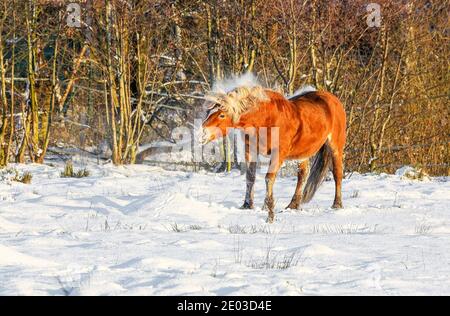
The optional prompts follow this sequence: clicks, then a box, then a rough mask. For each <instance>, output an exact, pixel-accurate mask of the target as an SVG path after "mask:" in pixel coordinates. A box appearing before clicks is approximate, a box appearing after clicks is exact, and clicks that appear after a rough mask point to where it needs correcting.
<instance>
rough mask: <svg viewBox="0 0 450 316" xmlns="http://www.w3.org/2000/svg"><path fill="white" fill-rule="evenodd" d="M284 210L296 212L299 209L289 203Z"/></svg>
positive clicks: (297, 206) (296, 205)
mask: <svg viewBox="0 0 450 316" xmlns="http://www.w3.org/2000/svg"><path fill="white" fill-rule="evenodd" d="M285 209H286V210H298V209H299V205H298V204H295V203H292V202H291V203H289V205H288V206H286V208H285Z"/></svg>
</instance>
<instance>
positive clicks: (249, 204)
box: [241, 161, 256, 209]
mask: <svg viewBox="0 0 450 316" xmlns="http://www.w3.org/2000/svg"><path fill="white" fill-rule="evenodd" d="M255 177H256V162H254V161H251V162H248V163H247V171H246V175H245V179H246V182H247V190H246V192H245V200H244V204H243V205H242V206H241V209H252V208H253V196H254V186H255Z"/></svg>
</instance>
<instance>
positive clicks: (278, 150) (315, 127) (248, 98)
mask: <svg viewBox="0 0 450 316" xmlns="http://www.w3.org/2000/svg"><path fill="white" fill-rule="evenodd" d="M207 99H208V100H210V102H211V103H210V104H208V105H209V106H208V110H207V117H206V119H205V120H204V122H203V124H202V127H203V136H202V142H203V143H204V144H205V143H208V142H210V141H212V140H214V139H216V138H218V137H220V136H223V135H226V134H227V133H228V131H229V130H230V128H238V129H245V130H246V131H247V130H249V128H251V129H253V130H254V134H256V137H260V136H259V135H260V134H259V133H258V131H259V129H261V128H267V130H269V131H270V130H271V128H273V127H278V133H279V137H278V140H277V141H276V140H273V139H272V138H273V137H272V134H271V133H270V132H269V133H267V139H266V141H262V142H261V141H258V146H259V147H258V154H262V155H266V156H269V157H270V166H269V170H268V172H267V175H266V197H265V200H264V208H265V209H267V210H268V212H269V215H268V219H267V221H268V222H269V223H272V222H273V220H274V206H275V205H274V204H275V203H274V199H273V184H274V181H275V178H276V175H277V172H278V170H279V168H280V167H281V165H282V163H283V161H284V160H299V163H298V175H297V176H298V180H297V187H296V189H295V193H294V196H293V197H292V200H291V202H290V204H289V205H288V206H287V208H290V209H298V208H299V206H300V205H301V203H304V202H309V201H310V200H311V199H312V197H313V195H314V193H315V192H316V190H317V188H318V187H319V185H320V184H321V183H322V181H323V179H324V178H325V176H326V174H327V172H328V170H329V169H330V168H332V171H333V176H334V181H335V197H334V203H333V206H332V207H333V208H342V194H341V184H342V176H343V151H344V145H345V138H346V135H345V129H346V119H345V111H344V107H343V105H342V104H341V102H340V101H339V100H338V98H337V97H336V96H334V95H333V94H331V93H329V92H325V91H311V92H306V93H303V94H299V95H296V96H294V97H291V98H289V99H287V98H285V97H284V96H283V95H281V94H280V93H278V92H275V91H272V90H269V89H264V88H262V87H260V86H254V87H238V88H236V89H234V90H233V91H231V92H229V93H223V94H215V95H214V94H213V95H211V96H209V97H208V98H207ZM251 129H250V130H251ZM245 144H246V151H245V153H246V162H247V174H246V180H247V192H246V195H245V201H244V204H243V206H242V208H244V209H250V208H253V191H254V183H255V173H256V160H255V157H252V156H251V153H250V150H249V146H250V145H249V138H248V136H247V137H246V139H245Z"/></svg>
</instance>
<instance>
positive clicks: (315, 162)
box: [302, 141, 333, 203]
mask: <svg viewBox="0 0 450 316" xmlns="http://www.w3.org/2000/svg"><path fill="white" fill-rule="evenodd" d="M332 159H333V156H332V152H331V147H330V145H329V144H328V141H327V142H325V144H323V146H322V148H320V150H319V151H318V152H317V153H316V154H315V156H314V157H313V158H312V161H311V169H310V173H309V177H308V180H307V181H306V185H305V188H304V189H303V195H302V202H305V203H306V202H309V201H311V199H312V198H313V196H314V194H315V193H316V191H317V189H318V188H319V186H320V185H321V184H322V182H323V179H324V178H325V176H326V175H327V172H328V170H329V168H330V165H331V163H332Z"/></svg>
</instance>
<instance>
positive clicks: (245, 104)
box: [206, 86, 270, 122]
mask: <svg viewBox="0 0 450 316" xmlns="http://www.w3.org/2000/svg"><path fill="white" fill-rule="evenodd" d="M206 99H207V100H209V101H211V102H213V103H212V104H211V105H210V106H209V107H208V109H213V108H214V107H217V106H218V108H219V109H220V110H222V111H224V112H225V113H227V114H228V115H229V116H231V118H232V120H233V122H237V121H238V120H239V118H240V116H241V115H242V114H243V113H245V112H247V111H249V110H251V109H252V108H254V107H255V106H257V105H258V104H259V103H261V102H267V101H270V98H269V97H268V96H267V94H266V92H265V90H264V88H263V87H261V86H254V87H238V88H235V89H234V90H232V91H230V92H228V93H212V94H210V95H208V96H207V97H206Z"/></svg>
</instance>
